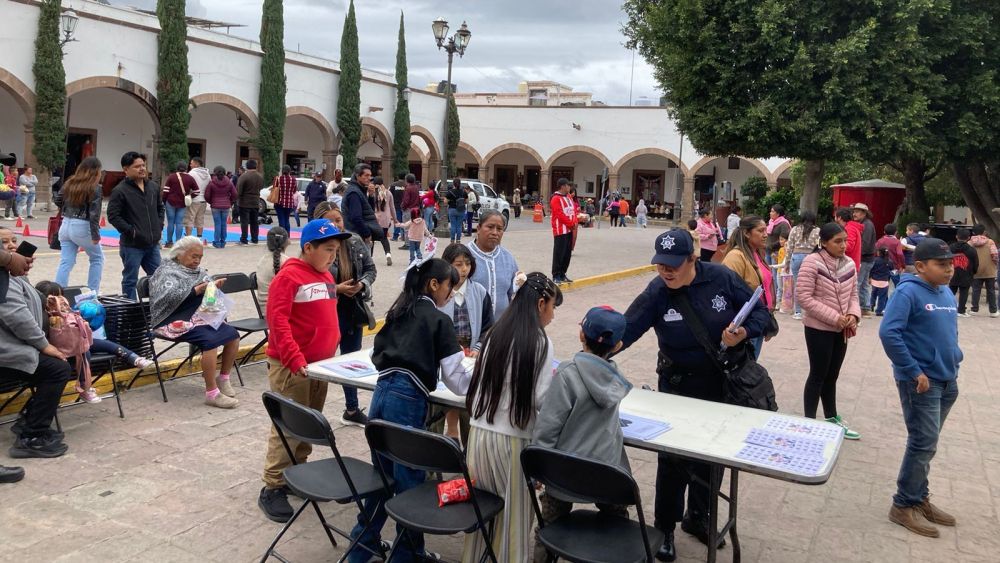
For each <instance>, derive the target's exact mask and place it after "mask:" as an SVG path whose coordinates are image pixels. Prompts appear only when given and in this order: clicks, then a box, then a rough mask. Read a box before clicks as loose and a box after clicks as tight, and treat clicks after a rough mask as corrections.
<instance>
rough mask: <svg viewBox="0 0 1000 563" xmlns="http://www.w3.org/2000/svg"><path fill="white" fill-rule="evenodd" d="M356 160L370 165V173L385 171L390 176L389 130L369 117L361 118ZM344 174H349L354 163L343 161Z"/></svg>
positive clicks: (390, 145) (379, 173)
mask: <svg viewBox="0 0 1000 563" xmlns="http://www.w3.org/2000/svg"><path fill="white" fill-rule="evenodd" d="M358 160H360V161H361V162H365V163H367V164H368V165H370V166H371V167H372V175H373V176H380V175H382V172H386V173H387V174H389V176H392V170H391V169H392V137H391V136H390V135H389V130H388V129H386V128H385V125H382V124H381V123H379V122H378V121H377V120H375V119H372V118H371V117H362V118H361V142H360V143H359V144H358ZM344 168H348V169H349V170H345V171H344V176H350V175H351V173H352V171H353V168H354V164H353V163H347V162H345V163H344Z"/></svg>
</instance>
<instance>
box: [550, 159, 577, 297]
mask: <svg viewBox="0 0 1000 563" xmlns="http://www.w3.org/2000/svg"><path fill="white" fill-rule="evenodd" d="M556 186H557V187H558V191H557V192H556V193H554V194H553V195H552V200H551V201H549V208H550V209H551V210H552V237H553V242H552V280H553V281H555V282H556V283H572V282H573V280H571V279H569V278H568V277H566V272H567V271H569V261H570V258H572V257H573V250H572V249H573V229H574V228H576V224H577V214H576V206H575V205H574V204H573V200H572V199H570V198H569V189H570V183H569V180H567V179H566V178H559V181H558V182H556Z"/></svg>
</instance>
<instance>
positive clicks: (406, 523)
mask: <svg viewBox="0 0 1000 563" xmlns="http://www.w3.org/2000/svg"><path fill="white" fill-rule="evenodd" d="M438 483H441V481H439V480H434V481H426V482H424V483H423V484H421V485H418V486H416V487H414V488H412V489H410V490H408V491H404V492H402V493H399V494H397V495H396V496H394V497H392V498H391V499H389V500H388V501H386V503H385V510H386V512H387V513H388V514H389V516H391V517H392V519H393V520H395V521H396V522H399V523H400V524H402V525H403V527H405V528H407V529H410V530H414V531H416V532H421V533H425V534H436V535H445V534H457V533H459V532H471V531H473V530H475V529H476V527H477V525H478V520H477V519H476V511H475V509H474V508H473V507H472V503H471V502H468V501H467V502H459V503H455V504H446V505H444V506H438V496H437V486H438ZM475 494H476V500H477V501H478V502H479V509H480V510H481V511H482V514H483V521H484V522H489V521H490V520H492V519H493V517H494V516H496V515H497V513H499V512H500V511H501V510H503V499H502V498H500V497H498V496H496V495H495V494H493V493H491V492H489V491H484V490H482V489H478V488H476V489H475Z"/></svg>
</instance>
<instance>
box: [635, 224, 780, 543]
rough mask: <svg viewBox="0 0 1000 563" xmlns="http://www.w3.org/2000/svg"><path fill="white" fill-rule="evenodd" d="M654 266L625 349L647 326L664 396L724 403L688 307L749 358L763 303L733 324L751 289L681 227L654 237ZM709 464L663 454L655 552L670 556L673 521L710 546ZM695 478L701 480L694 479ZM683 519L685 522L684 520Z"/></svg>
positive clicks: (716, 371) (765, 317) (764, 315)
mask: <svg viewBox="0 0 1000 563" xmlns="http://www.w3.org/2000/svg"><path fill="white" fill-rule="evenodd" d="M654 250H655V252H656V253H655V254H654V255H653V259H652V263H653V264H655V265H656V271H657V274H658V276H657V278H655V279H653V280H652V281H650V283H649V285H648V286H647V287H646V289H645V291H643V292H642V293H641V294H640V295H639V296H638V297H636V299H635V301H633V302H632V304H631V305H630V306H629V308H628V311H626V313H625V318H626V320H627V322H628V325H627V328H626V330H625V336H624V338H623V339H622V342H623V348H628V347H629V346H631V345H632V344H633V343H635V342H636V341H637V340H639V338H641V337H642V335H644V334H645V333H646V332H647V331H648V330H649V329H650V328H652V329H653V330H654V331H655V332H656V339H657V342H658V345H659V352H658V354H657V362H656V363H657V368H656V372H657V375H658V376H659V383H658V388H659V391H661V392H664V393H671V394H676V395H683V396H685V397H693V398H696V399H704V400H708V401H716V402H720V401H722V399H723V389H722V383H723V374H722V372H721V369H720V368H719V367H718V364H717V362H716V361H714V360H713V359H712V358H710V357H709V356H708V353H707V352H706V350H705V348H704V347H703V346H702V345H701V344H699V341H698V339H697V338H696V337H695V334H694V332H693V331H692V328H691V324H692V321H691V320H688V319H686V318H685V314H684V312H683V311H684V310H685V309H686V310H690V311H692V312H693V311H698V313H699V314H698V319H697V320H695V321H694V322H698V323H700V324H701V325H702V326H703V327H704V331H705V332H706V333H707V334H708V337H709V339H710V340H711V341H712V342H722V343H723V344H725V345H726V347H727V348H728V349H729V352H727V357H730V354H731V357H733V358H746V357H747V353H748V348H747V347H748V345H749V343H748V341H749V339H752V338H756V337H759V336H762V335H763V334H764V330H765V328H766V327H767V325H768V323H769V314H768V312H767V307H766V306H765V304H764V302H763V301H758V302H757V304H756V305H755V306H754V307H753V309H752V310H751V312H750V315H749V316H748V317H747V319H746V321H745V322H744V323H743V325H742V326H740V327H738V328H734V327H732V321H733V319H734V317H735V316H736V313H737V312H738V311H739V310H740V308H742V307H743V305H744V304H745V303H746V302H748V301H749V300H750V299H751V297H752V293H751V292H750V289H749V288H748V287H747V285H746V283H744V282H743V280H742V279H740V277H739V276H738V275H736V274H735V273H734V272H733V271H732V270H729V269H728V268H726V267H725V266H722V265H720V264H714V263H711V262H701V261H699V260H698V258H699V257H698V256H696V255H695V254H694V241H693V240H692V238H691V235H690V234H689V233H688V232H687V231H686V230H683V229H672V230H670V231H667V232H665V233H663V234H661V235H660V236H658V237H656V243H655V246H654ZM709 470H710V466H709V465H707V464H704V463H694V462H685V461H681V460H679V459H677V458H674V457H671V456H669V455H660V456H659V459H658V460H657V470H656V503H655V511H654V514H655V521H654V524H653V525H654V526H656V528H658V529H659V530H661V531H663V532H664V533H665V534H666V535H667V540H666V541H665V542H664V544H663V547H662V548H660V550H659V551H658V552H657V554H656V557H657V559H659V560H661V561H673V560H674V558H675V557H676V552H675V550H674V526H675V525H676V523H677V522H681V529H683V530H684V531H685V532H688V533H690V534H693V535H694V536H696V537H697V538H698V539H699V540H701V541H702V543H706V544H707V543H708V522H707V518H708V506H709V505H708V502H709V495H710V494H716V493H718V491H709V490H708V487H707V486H706V485H705V484H704V483H708V482H709ZM692 476H695V477H697V478H698V479H699V481H700V482H695V481H693V480H692ZM685 489H688V504H687V507H688V511H687V514H686V515H685V514H684V491H685ZM682 516H683V519H682Z"/></svg>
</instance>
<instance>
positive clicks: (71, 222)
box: [53, 156, 104, 293]
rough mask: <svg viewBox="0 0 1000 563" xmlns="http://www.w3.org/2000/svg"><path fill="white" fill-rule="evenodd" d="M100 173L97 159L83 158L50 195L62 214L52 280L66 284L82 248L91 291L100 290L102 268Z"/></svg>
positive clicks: (99, 162) (62, 284)
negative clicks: (56, 266) (54, 275)
mask: <svg viewBox="0 0 1000 563" xmlns="http://www.w3.org/2000/svg"><path fill="white" fill-rule="evenodd" d="M101 174H102V172H101V161H100V160H97V158H96V157H93V156H91V157H87V158H85V159H83V162H81V163H80V166H78V167H77V168H76V172H75V173H74V174H73V176H72V177H70V178H69V179H67V180H66V181H65V182H64V183H63V188H62V189H61V190H59V192H58V193H56V195H55V197H54V198H53V199H54V203H55V204H56V206H58V207H59V209H60V211H61V212H62V216H63V220H62V226H61V227H59V243H60V244H61V245H62V248H61V249H60V257H59V269H58V270H57V271H56V279H55V281H56V283H58V284H59V285H61V286H62V287H66V286H68V285H69V273H70V272H71V271H72V270H73V266H75V265H76V254H77V252H78V251H79V249H81V248H82V249H83V250H84V251H85V252H86V253H87V257H88V258H90V270H89V273H88V274H87V287H89V288H90V289H92V290H93V291H94V292H95V293H98V292H99V291H100V289H101V272H102V269H103V267H104V251H103V250H101V227H100V221H101V201H102V199H103V194H102V193H101V187H100V185H99V182H100V178H101Z"/></svg>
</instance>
